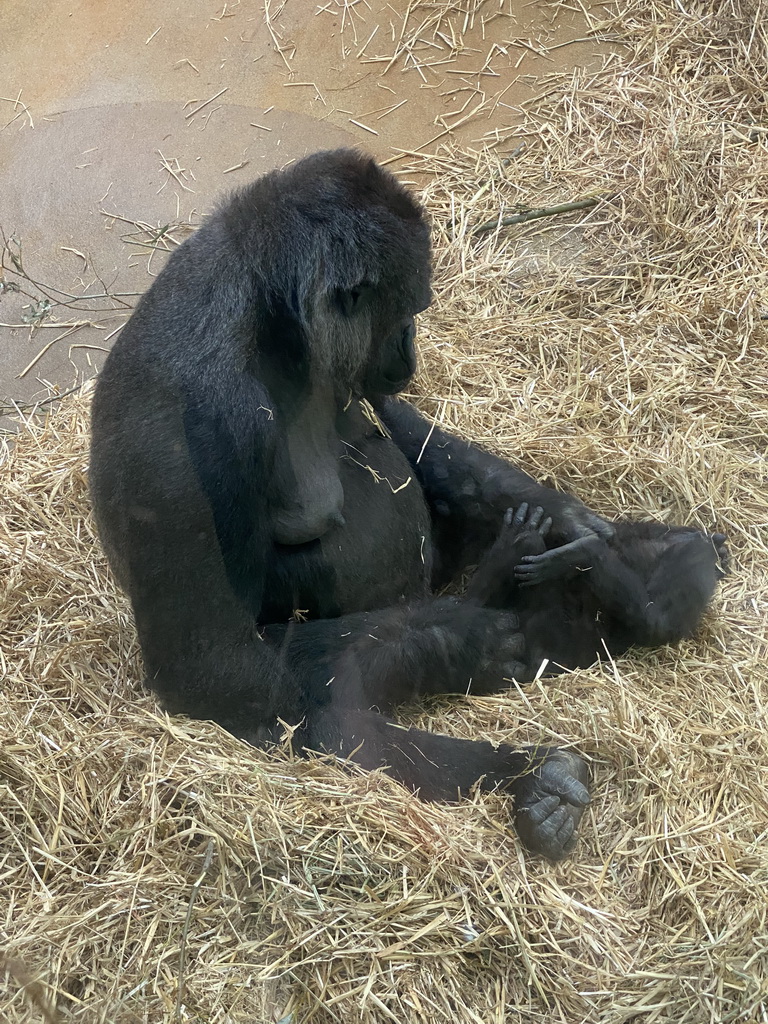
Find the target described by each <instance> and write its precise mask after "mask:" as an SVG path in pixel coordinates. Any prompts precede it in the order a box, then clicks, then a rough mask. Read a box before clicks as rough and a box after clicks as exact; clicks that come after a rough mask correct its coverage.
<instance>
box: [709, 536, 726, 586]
mask: <svg viewBox="0 0 768 1024" xmlns="http://www.w3.org/2000/svg"><path fill="white" fill-rule="evenodd" d="M710 540H711V541H712V543H713V544H714V547H715V552H716V554H717V560H718V562H719V563H720V564H719V565H718V570H719V572H720V573H721V574H722V575H723V576H727V575H728V573H729V572H730V571H731V553H730V551H729V550H728V538H727V537H726V536H725V534H724V533H712V534H710Z"/></svg>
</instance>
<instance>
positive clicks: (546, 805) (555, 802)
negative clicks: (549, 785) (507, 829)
mask: <svg viewBox="0 0 768 1024" xmlns="http://www.w3.org/2000/svg"><path fill="white" fill-rule="evenodd" d="M559 806H560V800H559V799H558V798H557V797H556V796H545V797H542V798H541V800H537V801H536V803H535V804H533V805H532V806H531V807H523V808H522V810H521V811H520V813H521V814H525V816H526V817H527V818H528V820H529V821H531V822H533V824H534V825H541V823H542V822H544V821H546V820H547V818H549V817H550V815H551V814H552V813H553V812H554V811H555V810H557V808H558V807H559Z"/></svg>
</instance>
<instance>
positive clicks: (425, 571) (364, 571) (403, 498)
mask: <svg viewBox="0 0 768 1024" xmlns="http://www.w3.org/2000/svg"><path fill="white" fill-rule="evenodd" d="M349 434H351V432H348V436H347V437H346V438H342V441H341V444H342V450H341V456H340V462H339V477H340V480H341V483H342V487H343V490H344V504H343V516H344V525H343V526H337V527H334V528H333V529H332V530H331V531H329V532H328V533H327V534H325V535H324V536H323V537H321V538H320V539H319V540H316V541H314V542H312V543H311V544H305V545H300V546H297V547H295V548H291V547H288V546H279V545H278V546H276V547H275V549H274V552H273V557H272V559H271V564H270V567H269V572H268V578H267V581H266V582H267V585H266V587H265V593H264V597H265V600H264V605H263V607H262V616H261V618H262V620H263V621H273V622H279V621H285V619H286V618H288V617H290V616H291V615H292V614H293V613H295V612H296V611H300V612H301V613H302V614H304V615H306V616H307V617H309V618H326V617H332V616H336V615H341V614H344V613H346V612H355V611H366V610H368V609H372V608H382V607H386V606H389V605H393V604H397V603H399V602H401V601H405V600H413V599H418V598H421V597H423V596H425V595H426V593H427V592H428V589H429V579H430V575H431V541H430V516H429V510H428V508H427V504H426V501H425V499H424V495H423V493H422V490H421V487H420V485H419V483H418V481H417V479H416V477H415V475H414V473H413V471H412V470H411V467H410V465H409V463H408V461H407V460H406V458H405V456H404V455H403V453H402V452H401V451H400V450H399V449H398V448H397V447H396V445H395V444H394V443H393V442H392V441H391V440H390V439H389V438H387V437H383V436H380V435H378V434H376V433H375V432H374V433H368V432H363V431H360V432H358V431H355V433H354V435H352V436H353V438H354V439H353V440H350V437H349Z"/></svg>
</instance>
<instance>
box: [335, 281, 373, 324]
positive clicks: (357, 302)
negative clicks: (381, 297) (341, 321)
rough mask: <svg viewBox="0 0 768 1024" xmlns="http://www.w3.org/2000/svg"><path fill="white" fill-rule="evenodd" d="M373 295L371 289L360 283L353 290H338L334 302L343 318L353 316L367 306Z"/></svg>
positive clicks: (369, 286)
mask: <svg viewBox="0 0 768 1024" xmlns="http://www.w3.org/2000/svg"><path fill="white" fill-rule="evenodd" d="M372 295H373V287H372V286H371V285H369V284H365V282H361V283H360V284H359V285H356V286H355V287H354V288H339V289H337V291H336V301H337V303H338V305H339V308H340V309H341V311H342V313H343V314H344V316H355V315H356V314H358V313H360V312H361V311H362V310H363V309H365V308H366V306H367V305H368V304H369V302H370V300H371V297H372Z"/></svg>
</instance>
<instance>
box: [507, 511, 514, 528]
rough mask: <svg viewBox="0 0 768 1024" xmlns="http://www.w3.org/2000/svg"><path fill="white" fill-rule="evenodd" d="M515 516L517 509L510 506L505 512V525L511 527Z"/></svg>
mask: <svg viewBox="0 0 768 1024" xmlns="http://www.w3.org/2000/svg"><path fill="white" fill-rule="evenodd" d="M514 517H515V510H514V509H513V508H508V509H507V511H506V512H505V513H504V526H505V527H510V526H511V525H512V520H513V519H514Z"/></svg>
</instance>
